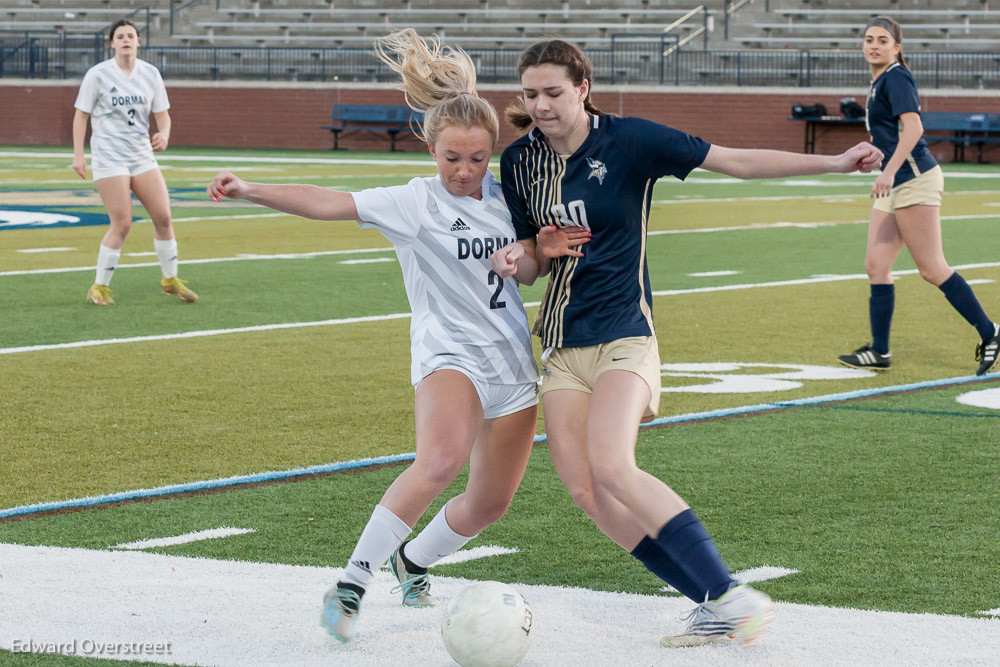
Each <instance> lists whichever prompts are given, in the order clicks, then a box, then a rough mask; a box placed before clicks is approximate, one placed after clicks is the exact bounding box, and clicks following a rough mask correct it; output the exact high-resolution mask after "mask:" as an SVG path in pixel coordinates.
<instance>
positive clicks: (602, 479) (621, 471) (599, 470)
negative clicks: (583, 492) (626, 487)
mask: <svg viewBox="0 0 1000 667" xmlns="http://www.w3.org/2000/svg"><path fill="white" fill-rule="evenodd" d="M633 469H634V466H631V465H628V464H627V463H625V462H623V461H616V460H614V459H603V460H598V461H592V462H591V467H590V470H591V473H592V474H593V476H594V481H595V482H597V483H598V484H600V485H601V486H602V487H604V488H605V489H607V490H608V491H610V492H611V494H612V495H615V490H616V489H618V487H620V486H622V485H623V484H627V483H628V479H629V477H630V476H631V475H630V473H631V472H632V470H633Z"/></svg>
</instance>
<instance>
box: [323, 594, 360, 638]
mask: <svg viewBox="0 0 1000 667" xmlns="http://www.w3.org/2000/svg"><path fill="white" fill-rule="evenodd" d="M364 593H365V591H364V589H363V588H361V587H360V586H354V585H352V584H341V583H338V584H337V585H336V586H334V587H333V588H331V589H330V590H328V591H327V592H326V595H324V596H323V613H322V614H321V615H320V617H319V624H320V625H322V626H323V627H324V628H325V629H326V631H327V632H329V633H330V634H331V635H333V636H334V638H335V639H337V641H341V642H347V641H350V640H351V637H353V632H354V624H355V623H357V622H358V612H359V611H360V610H361V596H362V595H364Z"/></svg>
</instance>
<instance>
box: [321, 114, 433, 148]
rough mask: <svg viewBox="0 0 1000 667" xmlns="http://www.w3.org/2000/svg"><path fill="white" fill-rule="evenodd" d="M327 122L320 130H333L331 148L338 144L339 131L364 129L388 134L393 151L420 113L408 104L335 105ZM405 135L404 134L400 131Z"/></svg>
mask: <svg viewBox="0 0 1000 667" xmlns="http://www.w3.org/2000/svg"><path fill="white" fill-rule="evenodd" d="M330 117H331V119H332V124H331V125H324V126H323V127H322V129H324V130H330V132H332V133H333V149H334V150H336V149H337V148H338V147H339V145H340V133H341V132H366V133H370V134H381V133H383V132H385V133H387V134H388V135H389V150H393V151H394V150H396V139H397V138H398V137H399V135H400V134H401V133H408V132H410V130H411V123H412V124H413V126H416V124H417V123H420V122H421V121H423V118H424V115H423V114H422V113H420V112H417V111H413V110H412V109H411V108H410V107H408V106H393V105H386V104H337V105H335V106H334V107H333V111H332V112H331V113H330ZM403 136H404V137H405V136H406V135H405V134H403Z"/></svg>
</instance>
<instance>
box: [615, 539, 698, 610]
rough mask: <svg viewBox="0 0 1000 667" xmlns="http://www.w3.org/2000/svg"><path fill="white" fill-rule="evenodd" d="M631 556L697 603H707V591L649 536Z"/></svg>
mask: <svg viewBox="0 0 1000 667" xmlns="http://www.w3.org/2000/svg"><path fill="white" fill-rule="evenodd" d="M631 554H632V555H633V556H634V557H635V559H636V560H638V561H639V562H640V563H642V564H643V565H645V566H646V569H647V570H649V571H650V572H652V573H653V574H655V575H656V576H657V577H659V578H660V579H662V580H663V581H665V582H667V583H668V584H670V585H671V586H673V587H674V588H676V589H677V590H678V591H680V592H681V593H683V594H684V595H686V596H687V597H689V598H691V599H692V600H694V601H695V602H698V603H701V602H704V601H705V593H706V590H705V589H702V588H699V587H698V585H697V584H696V583H694V582H693V581H691V579H690V578H689V577H688V576H687V575H686V574H684V572H682V571H681V569H680V568H679V567H677V565H676V564H674V562H673V561H672V560H670V556H668V555H667V553H666V552H665V551H664V550H663V549H661V548H660V546H659V545H658V544H657V543H656V542H655V541H654V540H653V538H651V537H649V536H648V535H647V536H645V537H643V538H642V541H641V542H639V544H638V546H636V548H635V549H633V550H632V551H631Z"/></svg>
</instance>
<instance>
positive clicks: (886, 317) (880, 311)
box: [868, 283, 896, 354]
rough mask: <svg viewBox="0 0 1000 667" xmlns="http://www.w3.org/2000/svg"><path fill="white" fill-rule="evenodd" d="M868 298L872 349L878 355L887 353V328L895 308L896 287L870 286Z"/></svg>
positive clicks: (890, 324) (890, 285) (889, 325)
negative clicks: (870, 292)
mask: <svg viewBox="0 0 1000 667" xmlns="http://www.w3.org/2000/svg"><path fill="white" fill-rule="evenodd" d="M871 289H872V294H871V296H870V297H869V298H868V319H869V320H871V325H872V348H874V350H875V351H876V352H878V353H879V354H888V353H889V328H890V327H891V326H892V311H893V309H895V307H896V286H895V285H893V284H891V283H890V284H889V285H872V286H871Z"/></svg>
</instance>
